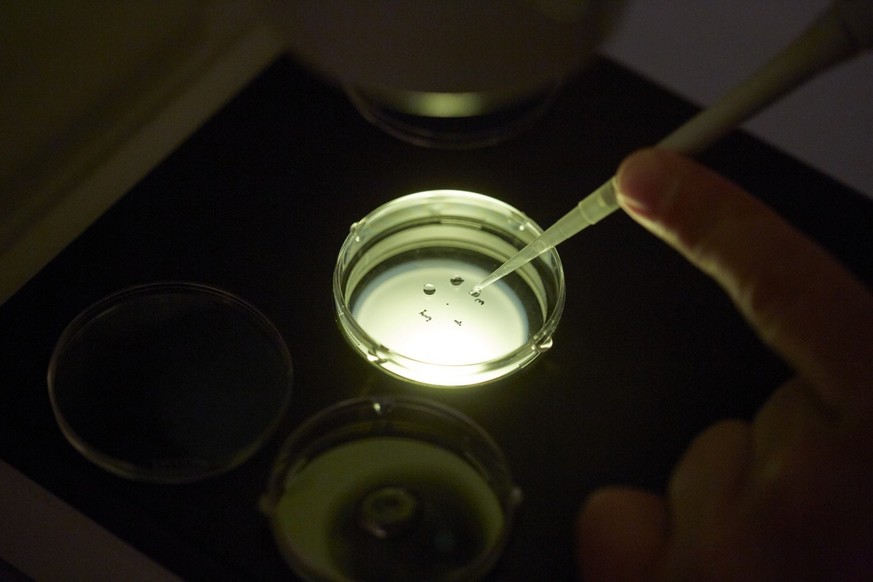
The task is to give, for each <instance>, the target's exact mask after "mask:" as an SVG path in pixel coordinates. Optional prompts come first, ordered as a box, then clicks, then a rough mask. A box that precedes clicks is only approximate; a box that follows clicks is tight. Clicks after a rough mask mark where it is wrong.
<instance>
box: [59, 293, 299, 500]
mask: <svg viewBox="0 0 873 582" xmlns="http://www.w3.org/2000/svg"><path fill="white" fill-rule="evenodd" d="M291 377H292V366H291V358H290V355H289V353H288V349H287V347H286V345H285V342H284V341H283V339H282V337H281V335H280V334H279V332H278V331H277V330H276V328H275V326H274V325H273V324H272V323H271V322H270V320H269V319H267V318H266V317H265V316H264V315H263V314H262V313H261V312H260V311H258V310H257V309H256V308H255V307H253V306H252V305H250V304H248V303H246V302H245V301H243V300H242V299H240V298H238V297H235V296H234V295H232V294H230V293H227V292H226V291H222V290H220V289H216V288H213V287H209V286H206V285H201V284H196V283H184V282H168V283H153V284H148V285H141V286H137V287H132V288H128V289H124V290H122V291H119V292H117V293H115V294H113V295H111V296H109V297H107V298H105V299H103V300H101V301H99V302H98V303H96V304H94V305H92V306H91V307H89V308H88V309H86V310H85V311H83V312H82V313H80V314H79V315H78V316H77V317H76V318H75V319H74V320H73V321H72V322H71V323H70V324H69V325H68V326H67V328H66V329H65V330H64V331H63V333H62V334H61V336H60V338H59V339H58V342H57V344H56V346H55V349H54V352H53V354H52V357H51V361H50V363H49V368H48V390H49V398H50V400H51V405H52V409H53V411H54V415H55V418H56V420H57V422H58V424H59V426H60V428H61V431H62V432H63V434H64V436H65V437H66V438H67V440H68V441H69V442H70V443H71V444H72V445H73V447H75V448H76V449H77V450H78V451H79V452H80V453H82V454H83V455H84V456H85V457H86V458H88V459H89V460H90V461H92V462H94V463H95V464H97V465H98V466H100V467H102V468H104V469H106V470H108V471H110V472H112V473H115V474H116V475H120V476H122V477H126V478H130V479H136V480H143V481H152V482H159V483H182V482H189V481H195V480H198V479H202V478H204V477H208V476H211V475H216V474H219V473H223V472H225V471H228V470H230V469H232V468H234V467H236V466H238V465H239V464H241V463H242V462H244V461H245V460H246V459H248V458H249V457H250V456H251V455H252V454H254V452H255V451H256V450H257V449H258V448H259V447H260V446H261V445H262V444H263V443H264V442H265V441H266V439H267V438H269V437H270V436H271V435H272V433H273V432H274V431H275V429H276V428H277V426H278V424H279V421H280V419H281V418H282V416H283V415H284V413H285V411H286V410H287V408H288V404H289V400H290V396H291Z"/></svg>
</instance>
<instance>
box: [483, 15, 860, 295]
mask: <svg viewBox="0 0 873 582" xmlns="http://www.w3.org/2000/svg"><path fill="white" fill-rule="evenodd" d="M871 46H873V0H837V1H836V2H834V3H833V4H832V5H831V6H830V8H829V9H828V10H827V11H825V12H824V13H823V14H822V15H821V16H819V17H818V18H817V19H816V20H815V21H813V23H812V24H811V25H810V26H809V27H808V28H807V29H806V30H805V31H804V32H803V33H801V35H800V36H798V37H797V38H796V39H795V40H794V41H793V42H792V43H791V44H789V45H788V46H787V47H786V48H784V49H783V50H782V51H781V52H780V53H778V54H777V55H776V56H775V57H773V59H771V60H770V61H769V62H768V63H767V64H765V65H764V66H763V67H762V68H760V69H759V70H758V71H756V72H755V73H753V74H752V75H751V76H750V77H748V78H747V79H746V80H744V81H743V82H741V83H740V84H739V85H737V86H736V87H734V88H733V89H732V90H731V91H729V92H728V93H726V94H725V95H724V96H723V97H722V98H721V99H720V100H718V101H716V103H714V104H713V105H712V106H710V107H709V108H707V109H705V110H703V111H701V112H700V113H698V114H697V115H695V116H694V117H692V118H691V119H690V120H688V121H687V122H685V123H684V124H683V125H681V126H680V127H679V128H678V129H676V130H675V131H673V133H671V134H670V135H668V136H667V137H665V138H664V139H662V140H661V141H660V142H658V144H657V147H659V148H662V149H666V150H671V151H674V152H677V153H681V154H685V155H693V154H696V153H699V152H700V151H701V150H703V149H705V148H707V147H708V146H710V145H712V144H713V143H714V142H716V141H718V140H719V139H721V138H722V137H724V136H725V135H726V134H728V133H729V132H730V131H732V130H733V129H734V128H735V127H737V126H738V125H740V124H741V123H743V122H744V121H746V120H747V119H749V118H750V117H752V116H753V115H755V114H756V113H758V112H759V111H761V110H762V109H764V108H765V107H767V106H768V105H770V104H771V103H773V102H774V101H776V100H777V99H779V98H780V97H782V96H783V95H785V94H786V93H788V92H789V91H791V90H792V89H794V88H795V87H797V86H798V85H800V84H801V83H803V82H805V81H807V80H809V79H810V78H812V77H813V76H815V75H816V74H818V73H819V72H821V71H823V70H825V69H826V68H828V67H831V66H833V65H835V64H837V63H839V62H841V61H844V60H846V59H848V58H849V57H852V56H854V55H856V54H857V53H859V52H860V51H861V50H862V49H865V48H870V47H871ZM618 207H619V206H618V202H617V201H616V197H615V177H612V178H610V179H609V180H607V181H606V182H605V183H604V184H603V185H602V186H600V187H599V188H597V189H596V190H595V191H594V192H592V193H591V194H589V195H588V196H586V197H585V198H584V199H583V200H582V201H581V202H579V204H577V205H576V207H574V208H573V210H571V211H570V212H568V213H567V214H566V215H564V216H563V217H562V218H560V219H559V220H558V221H557V222H556V223H555V224H553V225H552V226H551V227H549V228H548V229H547V230H546V231H545V232H543V234H541V235H540V236H539V237H537V238H536V239H534V240H533V241H532V242H531V243H530V244H528V245H527V246H526V247H524V248H523V249H522V250H521V251H519V252H518V253H517V254H516V255H515V256H513V257H511V258H510V259H509V260H508V261H506V262H505V263H503V264H502V265H501V266H500V267H498V268H497V270H495V271H494V272H493V273H491V274H490V275H488V277H486V278H485V279H484V280H483V281H482V282H481V283H479V284H478V285H475V286H474V287H473V289H472V290H471V291H470V294H471V295H474V296H476V295H478V294H479V293H480V292H481V291H482V290H483V289H484V288H486V287H488V286H489V285H491V284H492V283H494V282H495V281H498V280H499V279H501V278H503V277H505V276H506V275H508V274H510V273H512V272H513V271H515V270H516V269H518V268H520V267H523V266H524V265H526V264H527V263H528V262H530V261H532V260H533V259H535V258H536V257H538V256H539V255H541V254H542V253H544V252H546V251H547V250H549V249H550V248H552V247H554V246H557V245H558V244H560V243H562V242H564V241H565V240H567V239H568V238H570V237H571V236H573V235H574V234H577V233H578V232H579V231H581V230H582V229H584V228H586V227H588V226H591V225H592V224H596V223H597V222H599V221H600V220H602V219H603V218H605V217H606V216H609V215H610V214H612V213H613V212H614V211H616V210H617V209H618Z"/></svg>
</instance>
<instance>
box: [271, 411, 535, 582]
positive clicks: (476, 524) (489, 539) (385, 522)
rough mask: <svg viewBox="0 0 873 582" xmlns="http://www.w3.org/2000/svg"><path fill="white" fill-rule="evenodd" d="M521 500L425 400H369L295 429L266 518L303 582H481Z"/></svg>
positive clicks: (485, 446)
mask: <svg viewBox="0 0 873 582" xmlns="http://www.w3.org/2000/svg"><path fill="white" fill-rule="evenodd" d="M520 501H521V492H520V490H519V489H518V488H517V487H516V486H515V485H513V483H512V479H511V476H510V473H509V469H508V467H507V463H506V460H505V459H504V457H503V454H502V452H501V451H500V449H499V448H498V447H497V445H496V444H495V443H494V441H493V440H492V439H491V437H490V436H488V434H487V433H485V432H484V431H483V430H482V429H481V428H480V427H479V426H477V425H476V424H475V423H473V421H471V420H470V419H468V418H467V417H465V416H463V415H462V414H460V413H458V412H456V411H454V410H452V409H450V408H447V407H445V406H442V405H440V404H437V403H432V402H428V401H426V400H422V399H417V398H393V397H367V398H358V399H353V400H348V401H345V402H341V403H339V404H336V405H334V406H333V407H331V408H328V409H326V410H324V411H322V412H321V413H318V414H316V415H315V416H314V417H312V418H311V419H309V420H308V421H306V422H305V423H304V424H302V425H301V426H300V427H299V428H298V429H297V430H296V431H294V433H293V434H292V435H291V436H290V437H289V438H288V440H287V441H286V442H285V444H284V445H283V446H282V449H281V451H280V453H279V456H278V458H277V460H276V462H275V464H274V466H273V473H272V475H271V478H270V481H269V486H268V489H267V492H266V493H265V494H264V495H263V497H262V499H261V510H262V511H263V512H264V514H265V515H266V516H267V518H268V520H269V522H270V526H271V528H272V531H273V535H274V538H275V540H276V544H277V546H278V548H279V550H280V552H281V553H282V555H283V557H284V558H285V560H286V561H287V562H288V564H289V565H290V566H291V568H292V569H293V570H294V571H295V572H296V573H297V574H298V575H300V576H302V577H303V578H305V579H308V580H337V581H343V580H361V579H367V580H386V581H387V580H416V581H419V580H476V579H479V578H481V577H482V576H484V575H485V574H487V573H488V572H489V571H490V570H491V568H492V567H493V565H494V563H495V562H496V561H497V559H498V558H499V556H500V554H501V552H502V550H503V548H504V545H505V542H506V539H507V536H508V534H509V531H510V530H511V526H512V521H513V517H514V515H515V511H516V508H517V506H518V504H519V503H520Z"/></svg>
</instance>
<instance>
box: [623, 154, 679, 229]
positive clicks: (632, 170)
mask: <svg viewBox="0 0 873 582" xmlns="http://www.w3.org/2000/svg"><path fill="white" fill-rule="evenodd" d="M669 155H670V154H669V153H668V152H664V151H661V150H657V149H654V148H647V149H642V150H639V151H637V152H634V153H633V154H631V155H629V156H628V157H627V158H625V159H624V161H623V162H622V163H621V165H620V166H619V168H618V171H617V172H616V186H617V192H616V198H617V200H618V202H619V204H620V205H621V206H622V207H623V208H624V209H625V210H626V211H628V212H630V213H631V214H632V215H635V216H638V217H642V218H646V219H649V220H652V219H655V218H656V217H657V216H659V215H660V214H661V213H662V210H663V208H664V206H665V205H666V204H668V203H669V202H670V197H671V196H672V194H673V193H674V192H675V190H676V186H677V179H676V172H674V171H672V170H671V168H670V163H669Z"/></svg>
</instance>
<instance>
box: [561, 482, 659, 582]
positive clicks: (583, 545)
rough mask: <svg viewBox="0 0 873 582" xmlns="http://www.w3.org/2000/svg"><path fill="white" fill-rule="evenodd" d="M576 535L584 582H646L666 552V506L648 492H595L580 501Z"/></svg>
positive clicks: (607, 490)
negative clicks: (629, 581)
mask: <svg viewBox="0 0 873 582" xmlns="http://www.w3.org/2000/svg"><path fill="white" fill-rule="evenodd" d="M576 533H577V539H578V549H579V551H578V560H579V568H580V572H581V573H582V577H583V578H584V579H585V580H598V581H603V580H643V579H649V578H650V577H651V575H652V573H653V569H654V567H655V565H656V564H657V562H658V561H659V559H660V557H661V554H662V553H663V551H664V548H665V547H666V540H667V506H666V503H665V501H664V499H663V498H662V497H660V496H658V495H655V494H654V493H650V492H648V491H642V490H638V489H631V488H608V489H601V490H598V491H595V492H594V493H592V494H591V495H589V496H588V499H586V501H585V504H584V505H583V508H582V511H581V512H580V514H579V518H578V520H577V522H576Z"/></svg>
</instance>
